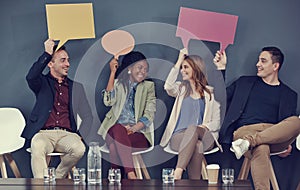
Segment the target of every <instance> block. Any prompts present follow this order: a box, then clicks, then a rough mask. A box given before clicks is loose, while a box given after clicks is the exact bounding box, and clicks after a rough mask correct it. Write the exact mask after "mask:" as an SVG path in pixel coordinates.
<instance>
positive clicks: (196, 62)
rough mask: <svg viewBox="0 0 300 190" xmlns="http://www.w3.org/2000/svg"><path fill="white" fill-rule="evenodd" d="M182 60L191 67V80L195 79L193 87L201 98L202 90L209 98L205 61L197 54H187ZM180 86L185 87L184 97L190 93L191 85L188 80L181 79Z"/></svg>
mask: <svg viewBox="0 0 300 190" xmlns="http://www.w3.org/2000/svg"><path fill="white" fill-rule="evenodd" d="M184 60H185V61H186V62H187V63H188V64H189V65H190V66H191V68H192V69H193V74H192V80H193V81H195V89H196V91H197V92H198V93H199V94H200V96H201V98H204V91H205V92H207V93H208V94H209V96H210V98H211V92H210V90H209V89H208V88H207V84H208V83H207V79H206V75H205V63H204V60H203V59H202V58H201V57H200V56H198V55H189V56H186V57H185V58H184ZM181 85H182V86H185V87H186V91H185V97H187V96H189V95H191V93H192V87H191V84H190V82H189V81H183V82H182V83H181Z"/></svg>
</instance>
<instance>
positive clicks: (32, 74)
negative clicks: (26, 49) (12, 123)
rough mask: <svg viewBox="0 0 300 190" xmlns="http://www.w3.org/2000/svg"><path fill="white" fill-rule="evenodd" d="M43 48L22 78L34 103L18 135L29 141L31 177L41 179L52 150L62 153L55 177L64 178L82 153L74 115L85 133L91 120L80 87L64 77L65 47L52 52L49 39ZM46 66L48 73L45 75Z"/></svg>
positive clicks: (65, 65)
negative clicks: (24, 77) (78, 118)
mask: <svg viewBox="0 0 300 190" xmlns="http://www.w3.org/2000/svg"><path fill="white" fill-rule="evenodd" d="M44 47H45V52H44V53H43V54H42V55H41V56H40V57H39V58H38V60H37V61H36V62H35V63H34V64H33V65H32V67H31V68H30V70H29V72H28V74H27V76H26V80H27V83H28V86H29V88H30V89H31V90H32V91H33V92H34V94H35V97H36V102H35V105H34V108H33V110H32V112H31V114H30V117H29V119H28V121H27V124H26V127H25V129H24V131H23V133H22V136H23V137H24V138H26V139H28V140H31V156H32V158H31V167H32V172H33V176H34V177H35V178H43V169H44V168H47V167H48V166H47V163H46V155H47V154H48V153H51V152H53V151H56V152H62V153H65V155H64V156H62V157H61V162H60V164H59V165H58V167H57V169H56V177H57V178H64V177H66V176H67V174H68V172H69V171H70V169H71V168H72V167H73V166H74V165H75V164H76V163H77V162H78V160H79V159H80V158H81V157H82V156H83V154H84V152H85V145H84V143H83V141H82V137H81V135H80V133H79V131H78V127H77V124H76V121H77V115H78V116H79V117H80V118H81V120H82V122H81V126H80V128H85V130H84V131H86V132H88V131H89V130H88V129H86V128H89V127H91V126H92V123H93V117H92V112H91V108H90V106H89V103H88V101H87V98H86V95H85V92H84V88H83V86H82V84H80V83H77V82H74V81H72V80H71V79H69V78H68V77H67V75H68V70H69V67H70V63H69V55H68V53H67V51H66V49H65V47H64V46H62V47H61V48H59V49H58V50H56V48H57V46H56V45H54V41H53V40H51V39H48V40H46V41H45V42H44ZM46 66H48V67H49V69H50V71H49V72H48V74H46V75H45V74H43V70H44V69H45V68H46ZM81 131H82V130H81ZM85 135H87V134H83V136H85Z"/></svg>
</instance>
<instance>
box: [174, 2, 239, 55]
mask: <svg viewBox="0 0 300 190" xmlns="http://www.w3.org/2000/svg"><path fill="white" fill-rule="evenodd" d="M237 21H238V16H235V15H229V14H223V13H216V12H210V11H203V10H197V9H191V8H185V7H181V8H180V13H179V19H178V24H177V31H176V36H178V37H180V38H181V40H182V42H183V46H184V47H185V48H187V47H188V43H189V40H190V39H199V40H204V41H212V42H220V50H221V51H223V50H225V48H226V47H227V46H228V45H229V44H233V42H234V36H235V31H236V26H237Z"/></svg>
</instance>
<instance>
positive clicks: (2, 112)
mask: <svg viewBox="0 0 300 190" xmlns="http://www.w3.org/2000/svg"><path fill="white" fill-rule="evenodd" d="M24 127H25V119H24V117H23V115H22V113H21V112H20V110H19V109H17V108H9V107H7V108H0V131H2V132H1V133H0V164H1V166H0V168H1V175H2V178H7V171H6V166H5V159H6V160H7V162H8V163H9V165H10V167H11V169H12V171H13V173H14V175H15V177H18V178H20V177H21V174H20V171H19V169H18V167H17V165H16V162H15V161H14V159H13V157H12V155H11V153H12V152H14V151H16V150H18V149H20V148H22V147H23V146H24V143H25V139H24V138H22V137H21V133H22V131H23V129H24Z"/></svg>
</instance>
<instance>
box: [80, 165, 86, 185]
mask: <svg viewBox="0 0 300 190" xmlns="http://www.w3.org/2000/svg"><path fill="white" fill-rule="evenodd" d="M78 173H79V181H80V182H81V183H85V180H86V173H85V168H78Z"/></svg>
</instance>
